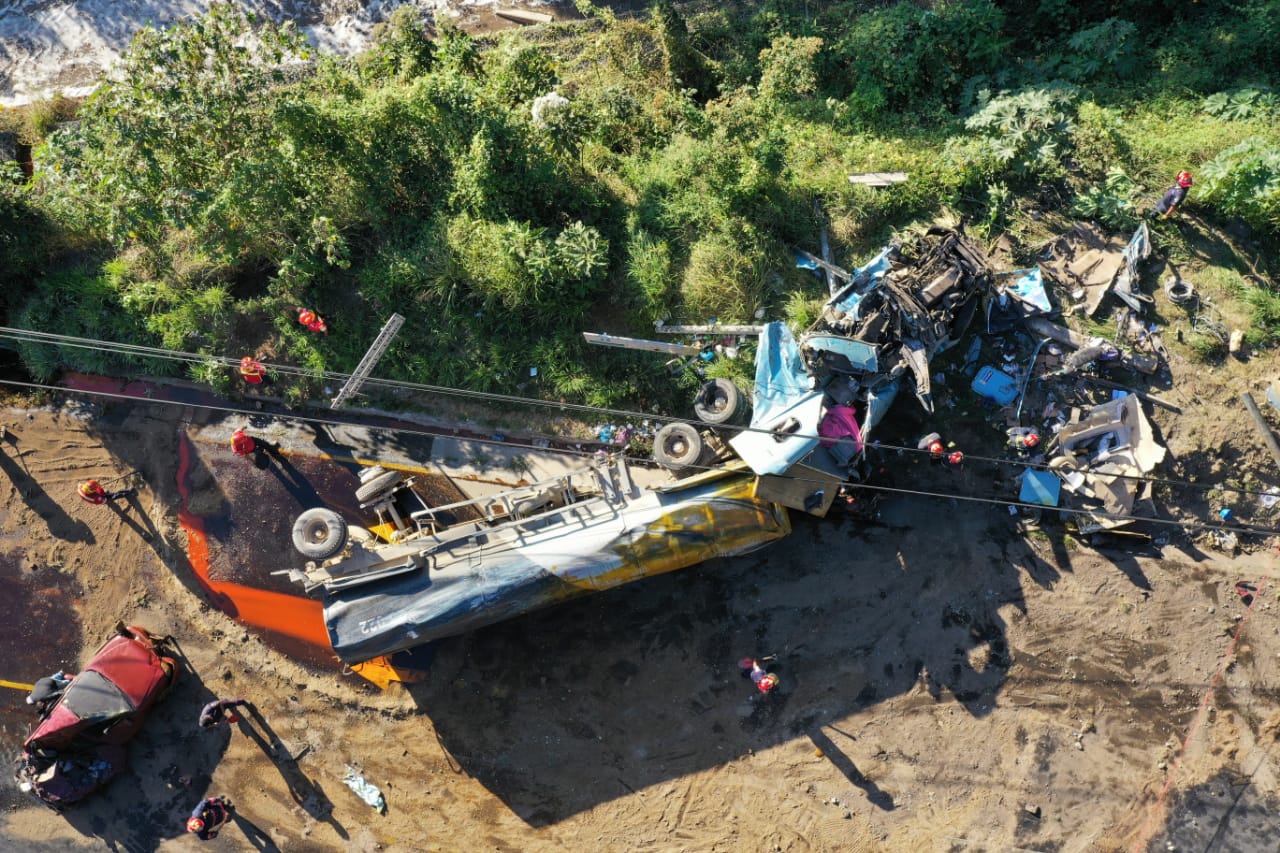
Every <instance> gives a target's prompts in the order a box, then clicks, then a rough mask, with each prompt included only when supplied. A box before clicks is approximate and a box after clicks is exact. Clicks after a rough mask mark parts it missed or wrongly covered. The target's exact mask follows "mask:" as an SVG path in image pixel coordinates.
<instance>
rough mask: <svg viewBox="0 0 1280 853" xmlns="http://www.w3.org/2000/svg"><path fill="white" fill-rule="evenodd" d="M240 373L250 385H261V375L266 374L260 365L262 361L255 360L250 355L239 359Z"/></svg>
mask: <svg viewBox="0 0 1280 853" xmlns="http://www.w3.org/2000/svg"><path fill="white" fill-rule="evenodd" d="M240 375H241V376H243V377H244V381H245V382H248V383H249V384H250V385H261V384H262V379H263V377H264V376H266V375H267V369H266V368H265V367H263V366H262V362H260V361H255V360H254V358H253V357H252V356H248V355H246V356H245V357H244V358H242V359H240Z"/></svg>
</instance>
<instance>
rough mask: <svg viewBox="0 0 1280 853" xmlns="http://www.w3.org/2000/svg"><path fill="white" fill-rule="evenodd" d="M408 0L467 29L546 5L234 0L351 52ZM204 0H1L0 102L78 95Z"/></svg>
mask: <svg viewBox="0 0 1280 853" xmlns="http://www.w3.org/2000/svg"><path fill="white" fill-rule="evenodd" d="M407 4H413V5H417V6H419V7H421V8H423V9H424V10H426V11H427V12H428V13H429V14H430V15H431V16H432V18H433V19H434V20H437V21H444V20H448V21H451V22H453V23H455V24H457V25H459V26H462V27H464V28H467V29H469V30H485V29H492V28H495V27H500V26H514V25H512V24H510V23H508V22H503V21H502V20H501V19H499V18H497V17H496V16H495V15H494V14H493V10H494V9H495V8H496V7H498V6H502V7H503V8H529V9H532V8H545V7H546V6H547V5H548V4H547V3H545V2H544V0H522V1H521V2H518V3H512V2H502V3H499V2H498V0H238V5H239V6H241V7H242V8H244V9H246V10H248V11H252V12H255V13H257V14H260V15H264V16H266V17H269V18H272V19H274V20H277V21H284V20H291V21H294V22H296V23H297V24H298V25H299V27H301V28H302V31H303V32H304V33H306V35H307V37H308V38H309V39H310V41H311V43H312V44H313V45H315V46H317V47H318V48H320V49H321V50H324V51H326V52H328V53H336V54H339V55H342V56H351V55H353V54H356V53H359V52H360V51H362V50H364V49H365V48H367V47H368V45H369V40H370V36H371V35H372V32H373V28H374V27H375V26H376V25H377V24H379V23H381V22H382V21H385V20H386V19H387V17H388V16H389V15H390V14H391V12H392V11H394V10H395V9H396V8H397V7H399V6H403V5H407ZM208 8H209V0H130V2H128V3H121V2H119V0H0V105H3V106H10V107H11V106H16V105H18V104H25V103H29V102H31V101H36V100H41V99H43V98H48V97H52V96H53V95H54V94H55V93H58V92H61V93H62V94H64V95H68V96H72V95H84V94H87V93H88V92H89V91H90V90H91V89H92V87H93V84H94V81H95V80H96V79H97V78H98V76H99V75H100V74H102V73H103V72H104V71H107V70H108V69H110V67H111V66H112V65H113V64H114V63H115V62H116V61H117V60H118V59H119V58H120V56H121V54H123V53H124V51H125V50H126V48H128V46H129V42H130V40H131V39H132V38H133V34H134V33H135V32H137V31H138V30H139V29H141V28H142V27H144V26H147V25H148V24H150V25H152V26H160V27H163V26H166V25H168V24H171V23H173V22H175V21H178V20H181V19H182V18H186V17H191V16H196V15H200V14H203V13H204V12H205V11H206V10H207V9H208Z"/></svg>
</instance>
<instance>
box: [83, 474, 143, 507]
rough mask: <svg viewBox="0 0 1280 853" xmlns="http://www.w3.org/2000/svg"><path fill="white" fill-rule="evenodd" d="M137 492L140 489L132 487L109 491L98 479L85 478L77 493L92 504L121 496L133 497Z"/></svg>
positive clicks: (102, 502)
mask: <svg viewBox="0 0 1280 853" xmlns="http://www.w3.org/2000/svg"><path fill="white" fill-rule="evenodd" d="M137 493H138V490H137V489H132V488H131V489H118V490H116V491H114V492H108V491H107V490H106V489H104V488H103V487H102V484H101V483H99V482H98V481H97V480H85V481H84V482H83V483H81V484H80V485H79V486H77V487H76V494H78V495H80V499H81V500H83V501H85V502H86V503H91V504H104V503H106V502H107V501H114V500H117V499H119V498H131V497H133V496H134V495H136V494H137Z"/></svg>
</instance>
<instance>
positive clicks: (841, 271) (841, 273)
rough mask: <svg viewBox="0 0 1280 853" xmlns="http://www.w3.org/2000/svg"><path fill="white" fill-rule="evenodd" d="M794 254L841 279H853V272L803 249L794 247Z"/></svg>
mask: <svg viewBox="0 0 1280 853" xmlns="http://www.w3.org/2000/svg"><path fill="white" fill-rule="evenodd" d="M796 254H797V255H799V256H800V257H802V258H804V259H805V260H806V261H809V262H811V263H814V264H817V265H818V268H819V269H823V270H826V271H827V272H829V273H831V274H832V275H834V276H835V277H836V278H838V279H840V280H841V281H853V273H851V272H849V271H848V270H847V269H845V268H844V267H838V266H836V265H835V264H829V263H827V262H826V261H824V260H823V259H822V258H820V257H818V256H817V255H811V254H809V253H808V252H806V251H805V250H804V249H796Z"/></svg>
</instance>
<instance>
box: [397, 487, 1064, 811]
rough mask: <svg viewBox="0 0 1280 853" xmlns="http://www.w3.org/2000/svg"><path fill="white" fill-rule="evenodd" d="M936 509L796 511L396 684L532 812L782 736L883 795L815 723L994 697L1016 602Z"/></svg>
mask: <svg viewBox="0 0 1280 853" xmlns="http://www.w3.org/2000/svg"><path fill="white" fill-rule="evenodd" d="M914 511H916V512H919V510H914ZM947 512H948V523H949V525H950V529H951V531H952V535H950V536H948V537H947V538H946V539H945V540H942V541H939V539H938V538H936V537H934V538H929V537H923V536H921V535H920V534H914V535H913V534H912V533H910V532H909V531H907V530H905V529H904V528H897V529H895V528H893V527H888V526H885V525H880V526H875V527H867V526H865V525H862V524H856V523H854V522H852V521H847V520H846V521H831V520H828V521H816V520H813V519H809V518H808V517H798V518H794V517H793V524H794V525H795V533H794V534H793V535H792V537H791V538H790V539H787V540H783V541H781V542H779V543H776V544H775V545H773V546H772V547H770V548H769V549H766V550H764V551H761V552H759V553H757V554H754V555H751V556H748V557H744V558H738V559H733V560H725V561H714V562H711V563H707V564H704V565H703V566H700V567H697V568H693V569H689V570H686V571H682V572H675V573H672V574H669V575H663V576H660V577H656V578H651V579H648V580H645V581H642V582H639V583H636V584H633V585H630V586H626V587H622V588H619V589H615V590H611V591H608V592H604V593H601V594H598V595H594V596H590V597H587V598H584V599H581V600H579V601H577V602H573V603H570V604H566V605H564V606H562V607H558V608H553V609H551V610H548V611H544V612H542V613H538V614H533V615H531V616H528V617H524V618H520V619H516V620H513V621H510V622H507V623H503V624H499V625H495V626H492V627H490V628H487V629H484V630H481V631H477V632H475V633H473V634H470V635H466V636H463V637H460V638H457V639H454V640H448V641H444V642H442V643H441V644H440V647H439V654H438V656H437V659H436V665H435V667H434V669H433V671H432V676H431V678H430V679H428V680H427V682H424V683H422V684H417V685H413V686H412V687H411V688H410V690H411V692H412V694H413V696H414V697H415V699H416V701H417V702H418V704H419V707H421V708H422V709H423V712H424V713H425V714H427V715H428V716H429V717H430V719H431V721H432V723H433V724H434V726H435V729H436V733H437V736H438V738H439V741H440V744H441V746H442V747H443V748H444V749H445V751H446V752H447V754H448V755H449V757H450V759H451V763H453V764H456V765H457V766H458V767H459V768H460V769H461V770H462V771H464V772H466V773H467V774H469V775H472V776H474V777H475V778H477V779H478V780H479V781H480V782H482V783H483V784H484V785H485V786H486V787H487V788H488V789H489V790H490V791H491V792H493V793H494V794H495V795H496V796H498V797H499V798H500V799H501V800H502V801H503V802H504V803H506V804H507V806H508V807H509V808H510V809H511V810H512V811H513V812H514V813H515V814H516V815H518V816H519V817H520V818H522V819H523V820H524V821H526V822H527V823H529V824H530V825H532V826H538V827H541V826H547V825H551V824H555V823H557V822H559V821H562V820H564V819H565V818H567V817H569V816H571V815H574V814H577V813H580V812H582V811H585V810H587V809H590V808H592V807H594V806H596V805H599V804H601V803H604V802H608V801H610V800H612V799H614V798H616V797H619V796H622V795H625V794H628V793H633V792H636V791H639V790H642V789H645V788H649V787H651V786H654V785H658V784H660V783H663V782H666V781H669V780H673V779H677V778H679V777H681V776H684V775H686V774H689V773H694V772H697V771H700V770H705V769H707V768H709V767H714V766H718V765H722V764H724V763H726V762H730V761H733V760H735V759H736V758H739V757H742V756H744V755H746V754H748V753H749V752H751V751H760V750H762V749H766V748H768V747H771V746H775V745H778V744H781V743H785V742H789V741H792V740H795V739H797V738H807V739H809V740H810V741H812V742H813V743H814V744H815V745H817V746H818V748H820V749H822V750H823V753H824V755H826V756H827V757H828V760H830V761H831V762H832V763H833V764H834V765H835V767H836V768H837V769H838V770H839V771H840V772H841V774H842V775H843V776H844V777H845V778H846V779H848V781H849V785H850V794H849V796H850V798H851V800H853V799H855V798H861V799H862V800H864V801H866V802H868V803H870V804H872V805H874V806H875V807H876V808H879V809H886V810H887V809H891V808H893V806H894V792H892V791H885V790H881V789H880V788H878V787H877V786H876V785H875V784H874V783H873V782H872V781H871V780H869V779H868V778H867V777H866V775H865V774H864V773H863V772H861V771H860V770H859V769H858V766H857V764H856V763H855V754H853V753H850V752H849V751H848V750H846V749H842V748H840V747H837V746H836V745H835V744H834V743H833V742H832V740H831V738H830V737H829V736H828V735H827V734H825V733H824V731H823V728H824V726H829V725H830V723H832V722H833V721H838V720H840V719H842V718H844V717H846V716H848V715H850V714H852V713H854V712H857V711H859V710H862V709H865V708H870V707H874V706H875V705H876V704H878V703H879V702H881V701H883V700H884V699H886V698H889V697H893V696H899V695H902V694H906V693H910V692H913V691H919V693H920V694H921V696H922V697H923V700H924V701H926V702H931V701H939V702H941V701H954V702H956V703H957V704H958V705H959V706H960V707H962V708H963V709H964V710H966V711H967V712H968V713H970V714H973V715H975V716H982V715H985V714H988V713H990V711H991V709H992V707H993V706H994V704H995V702H996V697H997V694H998V693H999V691H1000V689H1001V686H1002V685H1003V683H1004V679H1005V672H1006V671H1007V669H1008V667H1009V666H1010V657H1009V653H1008V648H1007V645H1006V642H1005V623H1004V618H1003V616H1002V615H1001V613H1000V608H1003V607H1006V606H1010V605H1011V606H1013V607H1015V608H1017V609H1019V610H1025V607H1024V600H1023V595H1022V589H1021V585H1020V573H1021V570H1020V569H1019V568H1018V567H1017V566H1016V565H1013V564H1012V563H1011V562H1010V561H1009V560H1007V559H1005V558H1004V554H1003V553H1002V552H1001V550H1000V547H1001V546H999V545H998V544H996V542H998V541H1000V540H1002V539H1004V538H1006V537H1005V536H1004V535H1003V531H999V535H991V534H992V531H990V530H989V529H988V525H989V524H990V519H991V515H990V513H989V512H988V511H986V510H985V508H983V509H976V510H975V509H973V508H971V507H968V506H962V507H957V508H948V511H947ZM904 520H905V519H904ZM1038 572H1039V573H1040V575H1041V577H1042V579H1044V580H1046V581H1051V580H1052V578H1051V577H1050V575H1051V573H1053V577H1056V573H1055V572H1054V570H1053V569H1052V567H1051V566H1049V565H1048V564H1045V565H1044V566H1041V567H1040V568H1039V569H1038ZM770 654H772V655H776V658H777V673H778V674H779V676H780V677H781V682H780V684H779V687H778V688H777V690H776V692H775V694H770V695H769V696H762V695H760V694H759V692H758V691H756V690H755V688H754V687H753V685H752V684H751V682H750V681H749V680H746V679H743V678H742V677H741V675H740V670H739V669H738V666H737V661H738V660H739V659H740V658H742V657H744V656H763V655H770ZM870 757H871V756H866V757H859V759H858V760H863V761H865V760H869V759H870Z"/></svg>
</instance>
